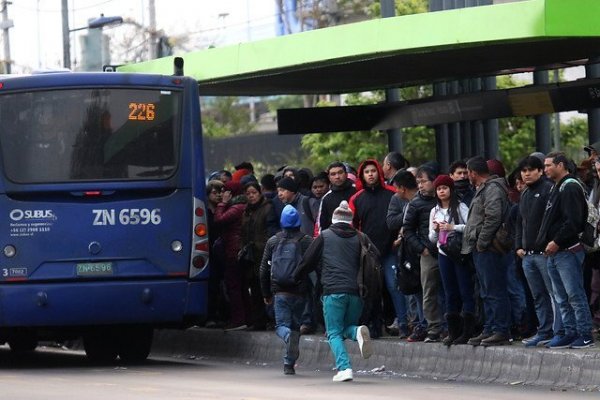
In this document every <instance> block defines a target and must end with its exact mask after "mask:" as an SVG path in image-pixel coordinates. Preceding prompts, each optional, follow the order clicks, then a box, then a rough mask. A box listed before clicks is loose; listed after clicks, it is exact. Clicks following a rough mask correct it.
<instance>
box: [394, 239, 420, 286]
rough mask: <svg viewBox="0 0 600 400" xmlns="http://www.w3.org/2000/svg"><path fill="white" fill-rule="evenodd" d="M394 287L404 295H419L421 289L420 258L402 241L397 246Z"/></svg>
mask: <svg viewBox="0 0 600 400" xmlns="http://www.w3.org/2000/svg"><path fill="white" fill-rule="evenodd" d="M396 286H397V287H398V290H400V291H401V292H402V293H403V294H405V295H410V294H416V293H419V292H420V291H421V290H422V289H421V258H420V257H419V255H417V254H415V253H414V252H413V251H412V250H411V249H410V246H409V245H408V244H407V243H406V241H405V240H404V239H403V240H402V241H401V242H400V246H398V263H397V265H396Z"/></svg>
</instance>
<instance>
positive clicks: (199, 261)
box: [189, 198, 209, 278]
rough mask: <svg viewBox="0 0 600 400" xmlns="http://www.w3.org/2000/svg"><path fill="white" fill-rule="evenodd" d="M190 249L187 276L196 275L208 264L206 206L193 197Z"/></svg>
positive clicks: (192, 276)
mask: <svg viewBox="0 0 600 400" xmlns="http://www.w3.org/2000/svg"><path fill="white" fill-rule="evenodd" d="M192 226H193V232H191V234H192V249H191V250H192V251H191V253H192V254H191V255H190V273H189V277H190V278H194V277H196V276H198V275H199V274H200V273H202V271H204V269H205V268H206V267H207V266H208V253H209V244H208V226H207V225H206V208H205V205H204V202H203V201H202V200H200V199H198V198H194V215H193V225H192Z"/></svg>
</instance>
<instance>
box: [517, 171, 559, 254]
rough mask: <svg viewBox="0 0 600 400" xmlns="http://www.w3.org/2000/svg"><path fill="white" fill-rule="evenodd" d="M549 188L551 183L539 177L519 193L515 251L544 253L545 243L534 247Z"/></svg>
mask: <svg viewBox="0 0 600 400" xmlns="http://www.w3.org/2000/svg"><path fill="white" fill-rule="evenodd" d="M551 188H552V182H550V181H549V180H547V179H544V177H541V178H540V179H538V180H537V181H536V182H535V183H534V184H533V185H531V186H528V187H527V189H525V191H524V192H523V193H521V200H520V201H519V213H518V214H517V224H516V229H515V249H517V250H518V249H523V250H525V251H544V249H545V248H546V244H547V242H544V243H540V246H536V239H537V236H538V233H539V232H540V226H541V225H542V218H544V211H545V210H546V204H547V203H548V196H549V195H550V189H551Z"/></svg>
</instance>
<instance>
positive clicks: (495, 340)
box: [481, 333, 511, 347]
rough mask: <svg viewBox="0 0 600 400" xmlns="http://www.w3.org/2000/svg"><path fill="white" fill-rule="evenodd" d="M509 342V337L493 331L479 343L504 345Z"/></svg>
mask: <svg viewBox="0 0 600 400" xmlns="http://www.w3.org/2000/svg"><path fill="white" fill-rule="evenodd" d="M509 344H511V342H510V337H509V336H507V335H505V334H502V333H494V334H493V335H492V336H490V337H489V338H487V339H483V340H482V341H481V345H482V346H484V347H488V346H505V345H509Z"/></svg>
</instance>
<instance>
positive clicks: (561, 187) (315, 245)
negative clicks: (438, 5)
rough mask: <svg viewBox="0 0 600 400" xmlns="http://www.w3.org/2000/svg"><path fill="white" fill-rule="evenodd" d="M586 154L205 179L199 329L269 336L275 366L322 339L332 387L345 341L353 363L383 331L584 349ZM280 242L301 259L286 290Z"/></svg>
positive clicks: (596, 191) (591, 317) (588, 322)
mask: <svg viewBox="0 0 600 400" xmlns="http://www.w3.org/2000/svg"><path fill="white" fill-rule="evenodd" d="M585 151H587V152H588V157H587V158H586V159H585V160H584V161H583V162H582V163H581V165H579V166H577V165H576V164H575V163H574V162H573V161H572V160H571V159H570V158H569V157H567V155H566V154H564V153H561V152H553V153H550V154H542V153H539V152H536V153H532V154H531V155H528V156H526V157H524V158H523V159H522V160H520V161H519V163H518V166H517V167H516V168H515V169H514V171H512V172H510V173H507V171H505V168H504V165H503V164H502V163H501V162H500V161H499V160H496V159H489V160H486V159H484V158H482V157H473V158H470V159H468V160H459V161H456V162H454V163H452V164H451V165H450V167H449V170H448V173H447V174H445V173H442V172H441V171H440V168H439V166H438V164H437V163H436V162H433V161H432V162H427V163H424V164H422V165H420V166H418V167H412V166H411V165H410V163H409V161H408V160H406V159H405V157H403V156H402V155H401V154H400V153H398V152H391V153H389V154H388V155H387V156H386V157H385V158H384V159H383V160H382V162H381V163H380V162H379V161H377V160H375V159H367V160H365V161H363V162H362V163H361V164H360V165H359V166H358V169H355V168H353V167H352V166H351V165H349V164H348V163H344V162H338V161H336V162H332V163H331V164H330V165H329V166H328V167H327V169H326V170H325V171H322V172H319V173H317V174H316V175H313V173H312V171H310V170H309V169H307V168H294V167H290V166H286V167H282V168H280V169H279V170H278V171H277V172H276V173H275V174H266V175H264V176H262V177H260V180H259V179H257V177H256V176H255V174H254V171H253V168H252V165H251V164H250V163H248V162H243V163H241V164H240V165H237V166H236V167H235V168H236V169H235V171H232V172H229V171H225V170H222V171H217V172H214V173H213V174H211V176H210V178H209V181H208V183H207V185H206V191H207V198H208V210H209V211H208V216H209V234H210V246H211V252H210V267H211V274H210V283H209V303H208V311H209V315H208V321H207V323H206V326H207V327H213V328H222V329H225V330H269V329H274V330H275V332H276V334H277V335H278V336H279V337H280V338H281V339H282V340H283V342H284V343H285V344H286V352H285V356H284V373H286V374H293V373H294V368H293V367H294V363H295V362H296V359H297V358H298V340H299V337H300V335H306V334H311V333H315V332H317V333H326V334H327V337H328V341H329V344H330V347H331V349H332V353H333V354H334V358H335V361H336V367H337V369H338V373H337V375H336V376H335V377H334V381H346V380H351V379H352V369H351V365H350V360H349V358H348V356H347V353H346V350H345V347H344V344H343V342H344V339H351V340H356V341H358V343H359V346H360V349H361V353H362V354H363V356H364V357H368V356H369V355H370V353H371V349H370V340H371V338H374V339H376V338H378V337H380V336H382V335H392V336H398V337H399V338H401V339H406V340H407V341H408V342H426V343H435V342H442V343H443V344H445V345H447V346H451V345H460V344H469V345H472V346H499V345H510V344H512V343H513V342H514V341H515V340H520V341H522V343H523V344H524V346H526V347H541V346H546V347H549V348H553V349H557V348H574V349H581V348H587V347H591V346H594V341H595V339H594V334H595V333H596V332H595V329H596V326H595V324H596V323H598V324H600V310H599V309H600V307H599V304H600V251H595V250H597V248H598V247H599V246H598V244H597V237H596V236H597V235H595V234H594V236H593V239H594V240H596V242H595V243H588V242H585V241H584V240H582V234H584V231H585V230H586V229H587V225H589V223H590V218H591V216H592V215H597V214H598V213H597V211H595V210H596V209H597V208H598V206H600V157H599V155H600V152H599V151H600V143H595V144H592V145H590V146H586V147H585ZM588 217H590V218H588ZM593 222H594V223H596V222H597V221H593ZM594 228H597V227H594ZM363 234H364V235H363ZM362 236H365V237H366V238H367V239H366V240H367V241H368V242H369V243H370V244H371V245H372V246H373V247H374V248H375V249H376V251H377V253H378V257H379V261H380V263H381V279H382V280H383V283H384V288H385V290H383V291H382V293H381V295H380V296H379V297H378V298H376V299H371V301H370V303H369V307H368V310H365V309H363V304H364V302H365V299H364V298H361V296H359V288H358V285H357V282H356V272H357V270H358V268H360V248H361V246H360V245H359V242H360V240H359V239H360V238H361V237H362ZM283 241H289V242H296V243H298V249H299V251H300V252H301V255H300V256H298V257H301V262H299V265H298V266H297V268H296V269H295V271H294V274H293V276H294V280H293V281H291V282H287V283H283V281H275V278H274V275H273V271H272V270H271V266H273V268H274V265H275V258H276V257H284V256H281V255H280V250H279V249H277V243H279V242H283ZM291 248H293V247H291ZM277 261H279V260H277ZM277 264H278V268H282V267H279V265H280V264H281V263H280V262H278V263H277ZM411 269H412V273H413V274H414V273H415V271H416V273H417V274H418V275H417V276H418V278H417V283H416V286H417V287H416V288H414V290H410V291H406V290H403V289H402V288H403V287H406V285H401V284H400V283H402V282H399V280H402V279H405V278H403V277H405V276H407V271H408V270H411ZM419 281H420V282H419ZM413 286H414V285H413Z"/></svg>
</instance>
